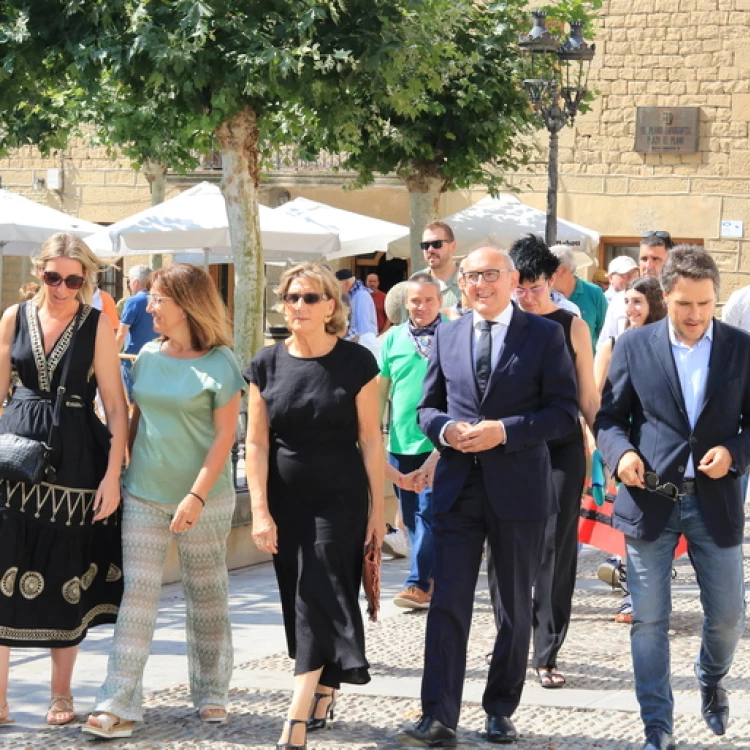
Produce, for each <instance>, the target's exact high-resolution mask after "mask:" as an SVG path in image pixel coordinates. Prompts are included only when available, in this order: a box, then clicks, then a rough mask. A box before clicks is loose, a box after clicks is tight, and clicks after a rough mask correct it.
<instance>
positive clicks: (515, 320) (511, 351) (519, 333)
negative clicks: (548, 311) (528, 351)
mask: <svg viewBox="0 0 750 750" xmlns="http://www.w3.org/2000/svg"><path fill="white" fill-rule="evenodd" d="M527 325H528V323H527V321H526V313H524V312H522V311H521V310H519V309H518V308H517V307H516V306H515V305H513V317H511V319H510V325H509V326H508V331H507V333H506V334H505V341H504V342H503V348H502V351H501V352H500V358H499V359H498V360H497V365H496V366H495V367H494V368H493V370H492V374H491V375H490V381H489V383H487V390H486V391H485V392H484V397H483V398H482V401H484V399H486V398H487V395H488V394H489V392H490V391H491V390H492V388H493V387H494V386H495V384H496V383H497V381H498V379H499V378H500V377H501V376H502V374H503V372H504V371H505V370H507V369H508V366H509V365H510V363H511V362H512V361H513V360H514V359H515V357H516V354H517V353H518V349H519V347H520V346H521V344H522V343H523V341H524V338H523V330H524V329H525V328H526V326H527Z"/></svg>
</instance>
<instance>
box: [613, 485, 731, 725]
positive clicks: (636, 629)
mask: <svg viewBox="0 0 750 750" xmlns="http://www.w3.org/2000/svg"><path fill="white" fill-rule="evenodd" d="M681 533H682V534H684V535H685V537H686V538H687V540H688V554H689V555H690V562H691V563H692V564H693V568H694V569H695V573H696V576H697V578H698V586H699V588H700V592H701V604H702V605H703V615H704V619H703V633H702V639H701V648H700V652H699V653H698V656H697V658H696V662H695V674H696V676H697V677H698V682H699V683H700V684H701V685H702V686H705V687H714V686H716V685H717V684H718V683H719V682H720V681H721V679H722V678H723V677H724V675H726V674H727V672H728V671H729V668H730V666H731V665H732V658H733V656H734V651H735V648H736V647H737V643H738V642H739V639H740V636H741V635H742V631H743V629H744V626H745V583H744V576H743V570H742V546H741V545H738V546H736V547H719V546H717V544H716V542H714V540H713V539H712V538H711V535H710V534H709V533H708V530H707V529H706V525H705V523H704V522H703V517H702V515H701V512H700V508H699V507H698V499H697V497H696V496H695V495H686V496H685V497H682V498H680V499H678V500H677V502H676V503H675V507H674V510H673V511H672V515H671V516H670V517H669V521H668V522H667V526H666V528H665V529H664V531H663V532H662V533H661V534H660V535H659V538H658V539H656V540H655V541H653V542H645V541H643V540H642V539H635V538H633V537H629V536H627V537H626V538H625V539H626V542H627V550H628V559H627V564H628V588H629V589H630V593H631V594H632V596H633V610H634V612H635V616H634V619H633V627H632V629H631V631H630V647H631V651H632V654H633V671H634V674H635V692H636V696H637V698H638V703H639V704H640V707H641V718H642V719H643V723H644V725H645V726H646V728H647V729H652V728H659V729H663V730H665V731H667V732H669V733H670V734H671V733H672V713H673V707H674V699H673V697H672V688H671V685H670V679H669V677H670V662H669V636H668V630H669V613H670V611H671V609H672V604H671V579H672V575H671V574H672V559H673V556H674V550H675V547H676V545H677V540H678V538H679V536H680V534H681Z"/></svg>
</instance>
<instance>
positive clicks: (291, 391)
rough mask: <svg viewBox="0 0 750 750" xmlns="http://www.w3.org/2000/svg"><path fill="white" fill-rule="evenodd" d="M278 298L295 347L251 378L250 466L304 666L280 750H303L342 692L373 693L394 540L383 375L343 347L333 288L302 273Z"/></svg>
mask: <svg viewBox="0 0 750 750" xmlns="http://www.w3.org/2000/svg"><path fill="white" fill-rule="evenodd" d="M278 293H279V296H280V297H281V300H282V303H283V305H284V313H285V316H286V321H287V325H288V327H289V330H290V331H291V336H290V337H289V338H288V339H287V340H286V341H282V342H280V343H278V344H276V345H275V346H272V347H268V348H266V349H263V350H262V351H260V352H259V353H258V354H257V355H256V356H255V358H254V359H253V361H252V363H251V364H250V367H249V368H248V371H247V373H246V374H245V377H246V378H247V380H248V382H249V383H250V387H249V393H248V425H249V427H248V436H247V458H246V464H247V476H248V485H249V490H250V497H251V498H252V511H253V539H254V541H255V543H256V545H257V546H258V548H259V549H260V550H262V551H264V552H270V553H272V554H273V556H274V566H275V569H276V576H277V579H278V583H279V591H280V594H281V603H282V609H283V614H284V626H285V628H286V637H287V643H288V646H289V655H290V656H291V657H292V658H294V659H295V668H294V674H295V682H294V694H293V696H292V701H291V704H290V706H289V710H288V713H287V721H286V722H285V723H284V727H283V729H282V732H281V736H280V738H279V742H278V744H277V745H276V747H277V748H278V749H279V750H294V749H295V748H304V747H305V746H306V730H307V729H308V728H309V729H317V728H320V727H321V726H324V725H325V720H326V719H327V718H330V717H332V714H333V703H334V701H335V692H334V691H335V690H336V689H337V688H338V687H339V685H340V684H341V683H342V682H349V683H353V684H358V685H362V684H365V683H367V682H369V681H370V676H369V674H368V667H369V665H368V663H367V659H366V658H365V648H364V646H365V644H364V625H363V622H362V613H361V609H360V604H359V589H360V582H361V577H362V561H363V554H364V547H365V544H366V542H368V541H369V540H371V539H374V540H375V542H376V543H377V545H378V546H380V544H381V543H382V540H383V535H384V533H385V523H384V520H383V472H384V463H385V462H384V452H383V441H382V437H381V434H380V420H379V408H378V386H377V380H376V379H377V375H378V366H377V363H376V361H375V358H374V357H373V356H372V354H370V352H369V351H368V350H367V349H365V348H364V347H362V346H360V345H359V344H355V343H353V342H350V341H343V340H341V339H340V338H339V335H340V334H341V333H342V332H343V331H344V329H345V319H344V311H343V306H342V301H341V293H340V291H339V286H338V282H337V281H336V278H335V277H334V276H333V274H332V273H331V272H330V271H329V270H328V269H326V268H323V267H322V266H319V265H316V264H312V263H304V264H301V265H298V266H295V267H293V268H291V269H289V270H288V271H287V272H286V273H285V274H284V275H283V276H282V278H281V282H280V284H279V290H278ZM311 705H313V709H312V716H311ZM310 719H312V721H310V722H309V726H308V720H310Z"/></svg>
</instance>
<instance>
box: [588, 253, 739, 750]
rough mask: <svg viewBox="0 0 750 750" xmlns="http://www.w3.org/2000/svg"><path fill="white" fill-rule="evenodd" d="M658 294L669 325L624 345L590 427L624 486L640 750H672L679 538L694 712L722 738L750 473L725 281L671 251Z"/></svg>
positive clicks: (705, 258)
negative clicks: (691, 607) (697, 618)
mask: <svg viewBox="0 0 750 750" xmlns="http://www.w3.org/2000/svg"><path fill="white" fill-rule="evenodd" d="M661 284H662V287H663V289H664V296H665V299H666V301H667V309H668V315H667V317H666V318H665V319H664V320H662V321H659V322H658V323H654V324H653V325H650V326H644V327H642V328H636V329H633V330H632V331H629V332H628V333H627V334H626V335H624V336H622V337H621V338H620V339H618V341H617V346H616V347H615V349H614V351H613V355H612V363H611V365H610V369H609V376H608V379H607V382H606V384H605V387H604V393H603V395H602V407H601V410H600V411H599V414H598V415H597V418H596V421H595V425H594V427H595V431H596V438H597V443H598V445H599V450H600V451H601V453H602V455H603V456H604V459H605V461H606V463H607V465H608V466H609V467H611V468H612V469H613V470H615V475H616V477H617V478H618V479H619V481H620V482H621V484H620V487H619V490H618V493H617V499H616V501H615V505H614V512H613V515H612V525H613V526H614V527H615V528H616V529H618V530H620V531H622V532H623V533H624V534H625V541H626V546H627V581H628V588H629V590H630V593H631V594H632V597H633V609H634V612H635V614H634V619H633V626H632V631H631V639H630V643H631V651H632V656H633V670H634V674H635V690H636V696H637V698H638V702H639V704H640V707H641V718H642V720H643V724H644V726H645V730H646V744H645V745H643V750H671V749H672V748H674V747H675V744H674V740H673V737H672V729H673V712H674V700H673V697H672V690H671V686H670V666H669V613H670V601H671V572H672V558H673V555H674V551H675V547H676V546H677V542H678V540H679V538H680V535H681V534H684V535H685V537H686V539H687V541H688V549H689V550H690V559H691V562H692V564H693V567H694V568H695V571H696V574H697V580H698V586H699V588H700V591H701V602H702V604H703V612H704V622H703V631H702V642H701V648H700V651H699V653H698V656H697V659H696V662H695V674H696V677H697V678H698V684H699V687H700V694H701V710H702V714H703V718H704V720H705V722H706V724H707V725H708V727H709V729H710V730H711V731H712V732H713V733H714V734H717V735H723V734H724V733H725V732H726V728H727V722H728V719H729V701H728V698H727V693H726V690H725V688H724V686H723V683H722V681H723V679H724V677H725V676H726V674H727V673H728V672H729V668H730V666H731V664H732V659H733V656H734V652H735V649H736V647H737V644H738V642H739V639H740V636H741V635H742V631H743V628H744V620H745V603H744V599H745V591H744V576H743V556H742V539H743V533H744V522H745V519H744V509H743V502H742V497H741V493H740V480H739V475H740V474H741V473H743V472H744V471H745V470H746V469H747V467H748V465H749V464H750V431H749V429H750V335H748V334H747V333H745V332H744V331H741V330H739V329H737V328H733V327H732V326H728V325H725V324H724V323H721V322H719V321H718V320H714V319H713V315H714V311H715V308H716V299H717V296H718V289H719V271H718V268H717V266H716V263H715V262H714V260H713V258H711V256H710V255H709V254H708V253H707V252H706V251H705V250H704V249H703V248H701V247H697V246H695V245H680V246H678V247H676V248H675V249H674V250H672V251H671V252H670V254H669V257H668V258H667V260H666V262H665V263H664V265H663V268H662V270H661Z"/></svg>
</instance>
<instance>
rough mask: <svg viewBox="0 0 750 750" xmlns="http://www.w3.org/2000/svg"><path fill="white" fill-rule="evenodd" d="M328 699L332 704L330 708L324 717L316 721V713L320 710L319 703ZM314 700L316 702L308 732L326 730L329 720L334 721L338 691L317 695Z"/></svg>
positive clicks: (329, 705) (308, 722) (308, 724)
mask: <svg viewBox="0 0 750 750" xmlns="http://www.w3.org/2000/svg"><path fill="white" fill-rule="evenodd" d="M326 698H330V700H331V702H330V703H329V704H328V708H327V709H326V711H325V713H324V714H323V717H322V718H320V719H316V718H315V713H316V711H317V710H318V703H320V701H322V700H325V699H326ZM313 699H314V702H313V707H312V714H311V716H310V718H309V719H308V720H307V731H308V732H315V731H317V730H318V729H325V728H326V724H327V723H328V720H329V719H330V720H331V721H333V708H334V706H335V705H336V691H335V690H332V691H331V692H330V693H315V695H314V696H313Z"/></svg>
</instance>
